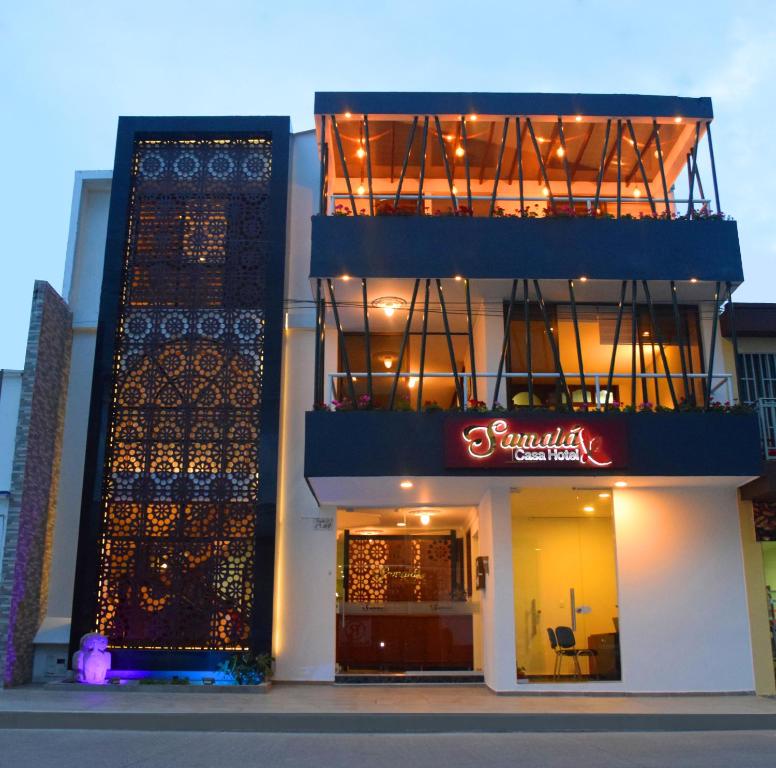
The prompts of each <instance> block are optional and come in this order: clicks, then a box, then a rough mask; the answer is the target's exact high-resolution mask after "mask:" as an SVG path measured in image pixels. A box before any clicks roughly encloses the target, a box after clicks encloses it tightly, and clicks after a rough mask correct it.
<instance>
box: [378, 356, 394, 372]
mask: <svg viewBox="0 0 776 768" xmlns="http://www.w3.org/2000/svg"><path fill="white" fill-rule="evenodd" d="M380 359H381V360H382V361H383V365H384V366H385V367H386V368H387V369H388V370H391V368H393V355H383V356H382V357H381V358H380Z"/></svg>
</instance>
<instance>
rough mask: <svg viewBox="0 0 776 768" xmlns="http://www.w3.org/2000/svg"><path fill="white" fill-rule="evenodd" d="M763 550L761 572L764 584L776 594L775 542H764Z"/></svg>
mask: <svg viewBox="0 0 776 768" xmlns="http://www.w3.org/2000/svg"><path fill="white" fill-rule="evenodd" d="M761 546H762V548H763V572H764V573H765V583H766V585H767V586H769V587H770V588H771V589H772V590H773V591H774V592H776V541H765V542H763V543H762V545H761Z"/></svg>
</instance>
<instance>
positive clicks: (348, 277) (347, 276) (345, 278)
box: [342, 275, 350, 283]
mask: <svg viewBox="0 0 776 768" xmlns="http://www.w3.org/2000/svg"><path fill="white" fill-rule="evenodd" d="M342 280H344V281H345V282H346V283H347V281H348V280H350V275H343V276H342Z"/></svg>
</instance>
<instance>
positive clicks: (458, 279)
mask: <svg viewBox="0 0 776 768" xmlns="http://www.w3.org/2000/svg"><path fill="white" fill-rule="evenodd" d="M455 279H456V280H457V281H458V282H460V281H461V280H463V278H462V277H461V276H460V275H456V276H455Z"/></svg>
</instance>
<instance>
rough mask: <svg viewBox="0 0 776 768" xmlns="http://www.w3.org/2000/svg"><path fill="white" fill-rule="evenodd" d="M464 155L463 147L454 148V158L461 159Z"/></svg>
mask: <svg viewBox="0 0 776 768" xmlns="http://www.w3.org/2000/svg"><path fill="white" fill-rule="evenodd" d="M464 154H465V152H464V149H463V147H456V148H455V156H456V157H463V156H464Z"/></svg>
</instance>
